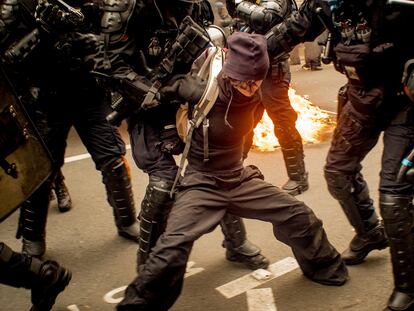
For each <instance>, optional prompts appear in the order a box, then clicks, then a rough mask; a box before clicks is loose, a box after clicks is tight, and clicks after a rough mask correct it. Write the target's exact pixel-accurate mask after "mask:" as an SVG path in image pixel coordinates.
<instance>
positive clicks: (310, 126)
mask: <svg viewBox="0 0 414 311" xmlns="http://www.w3.org/2000/svg"><path fill="white" fill-rule="evenodd" d="M289 98H290V102H291V104H292V107H293V109H295V111H296V112H297V113H298V119H297V121H296V128H297V129H298V131H299V133H300V135H301V136H302V140H303V144H309V143H312V144H313V143H320V142H323V141H326V140H328V139H329V138H330V137H331V134H332V132H333V130H334V128H335V125H336V122H335V118H334V113H332V112H328V111H325V110H322V109H320V108H319V107H317V106H315V105H314V104H312V102H310V101H309V100H308V99H306V98H305V97H303V96H300V95H296V91H295V90H294V89H292V88H290V89H289ZM253 147H254V148H255V149H256V150H260V151H274V150H275V149H276V148H277V147H279V142H278V141H277V138H276V137H275V135H274V132H273V122H272V120H271V119H270V118H269V116H268V115H267V113H266V112H265V113H264V115H263V118H262V120H260V122H259V124H258V125H257V126H256V128H255V129H254V138H253Z"/></svg>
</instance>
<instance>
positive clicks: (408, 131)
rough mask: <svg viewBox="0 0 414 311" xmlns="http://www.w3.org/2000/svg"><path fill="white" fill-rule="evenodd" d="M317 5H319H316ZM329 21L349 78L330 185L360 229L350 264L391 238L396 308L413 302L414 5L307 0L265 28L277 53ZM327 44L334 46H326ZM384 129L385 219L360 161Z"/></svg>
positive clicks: (340, 65) (339, 63) (328, 168)
mask: <svg viewBox="0 0 414 311" xmlns="http://www.w3.org/2000/svg"><path fill="white" fill-rule="evenodd" d="M318 12H319V13H318ZM324 25H327V26H328V27H329V28H331V29H330V30H331V35H330V38H331V39H329V40H328V43H329V44H328V46H329V45H330V46H332V48H333V50H332V51H333V53H332V55H327V56H328V57H329V58H330V57H332V58H333V59H334V62H335V66H336V68H337V69H338V70H339V71H340V72H342V73H344V74H345V75H346V76H347V78H348V83H347V90H346V92H345V95H346V100H345V105H344V106H343V107H342V109H341V113H340V117H339V120H338V125H337V127H336V129H335V132H334V136H333V139H332V143H331V147H330V150H329V153H328V156H327V161H326V165H325V178H326V180H327V183H328V188H329V191H330V193H331V194H332V196H333V197H334V198H336V199H337V200H338V201H339V203H340V205H341V207H342V209H343V210H344V212H345V214H346V216H347V218H348V220H349V222H350V223H351V225H352V226H353V227H354V229H355V232H356V235H355V237H354V238H353V239H352V241H351V243H350V246H349V248H348V249H347V250H346V251H345V252H344V253H343V257H344V259H345V261H346V262H347V263H348V264H358V263H361V262H362V261H363V260H364V258H365V257H366V256H367V254H368V253H369V252H370V251H372V250H374V249H382V248H385V247H387V245H388V242H387V239H386V237H385V233H384V226H385V232H386V235H387V236H388V239H389V244H390V249H391V259H392V266H393V273H394V284H395V289H394V292H393V294H392V296H391V298H390V299H389V301H388V307H389V309H391V310H412V305H413V304H414V268H413V267H414V266H413V262H414V251H413V245H414V240H413V231H412V228H413V216H412V211H413V209H412V198H413V186H412V184H410V183H408V182H407V181H397V173H398V170H399V167H400V161H401V160H402V159H403V157H404V155H405V154H407V153H408V152H409V151H410V150H411V148H412V146H413V143H414V141H413V138H414V127H413V112H412V111H413V105H412V103H410V101H409V99H408V97H407V96H405V95H404V93H403V92H402V83H401V81H402V76H403V72H404V64H405V63H406V62H407V60H409V59H412V58H413V57H414V49H413V44H412V41H410V40H408V39H407V38H406V37H405V36H404V35H403V33H404V29H410V28H412V25H413V21H412V12H411V11H410V8H398V7H392V6H388V5H387V4H386V3H385V1H343V2H340V1H330V2H329V6H328V3H326V2H323V1H312V0H310V1H305V2H304V3H303V5H302V6H301V7H300V10H299V13H298V14H295V15H292V17H291V18H289V19H288V20H287V21H286V22H284V23H283V24H281V25H279V26H276V27H274V28H273V29H272V31H271V32H269V33H268V35H267V37H268V46H269V50H270V51H271V53H272V55H281V54H282V53H283V51H288V50H289V49H290V48H292V47H293V46H295V45H296V44H298V43H299V42H302V41H304V40H309V41H311V40H313V39H314V38H316V36H317V35H318V34H320V33H322V31H323V30H324ZM328 50H329V48H328ZM382 132H383V134H384V136H383V142H384V150H383V155H382V162H381V173H380V187H379V190H380V196H379V206H380V211H381V215H382V218H383V221H384V226H383V225H382V224H381V222H380V220H379V218H378V216H377V214H376V212H375V209H374V206H373V202H372V199H371V197H370V195H369V191H368V187H367V184H366V182H365V180H364V178H363V176H362V174H361V169H362V165H361V161H362V160H363V159H364V158H365V156H366V155H367V153H368V152H369V151H370V150H371V149H372V148H373V147H374V146H375V145H376V143H377V141H378V139H379V137H380V134H381V133H382Z"/></svg>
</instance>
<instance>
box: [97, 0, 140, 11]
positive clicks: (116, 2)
mask: <svg viewBox="0 0 414 311" xmlns="http://www.w3.org/2000/svg"><path fill="white" fill-rule="evenodd" d="M133 2H135V1H134V0H104V2H103V3H104V10H105V11H110V12H124V11H127V10H128V8H129V7H130V6H131V3H133ZM132 5H133V4H132Z"/></svg>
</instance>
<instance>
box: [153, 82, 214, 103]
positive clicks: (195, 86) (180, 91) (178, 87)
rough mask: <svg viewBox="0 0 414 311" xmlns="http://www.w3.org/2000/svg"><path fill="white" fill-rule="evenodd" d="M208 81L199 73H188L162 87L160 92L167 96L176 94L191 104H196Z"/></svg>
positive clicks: (170, 96)
mask: <svg viewBox="0 0 414 311" xmlns="http://www.w3.org/2000/svg"><path fill="white" fill-rule="evenodd" d="M206 86H207V82H206V81H205V80H204V79H202V78H200V77H199V76H197V75H186V76H184V77H183V78H181V79H179V80H177V81H176V82H174V83H173V84H172V85H171V86H165V87H163V88H161V90H160V92H161V93H162V94H163V95H165V96H166V97H167V98H172V97H173V96H174V95H175V97H178V98H179V99H182V100H183V101H186V102H188V103H189V104H190V105H195V104H197V103H198V101H199V100H200V99H201V96H202V95H203V93H204V90H205V88H206Z"/></svg>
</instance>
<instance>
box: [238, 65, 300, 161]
mask: <svg viewBox="0 0 414 311" xmlns="http://www.w3.org/2000/svg"><path fill="white" fill-rule="evenodd" d="M290 80H291V74H290V68H289V63H288V61H284V62H281V63H279V64H277V65H273V66H272V68H271V69H269V72H268V74H267V76H266V78H265V80H264V81H263V84H262V87H261V91H262V105H259V106H257V108H256V111H255V114H254V118H255V120H254V127H256V125H257V124H258V123H259V121H260V120H261V118H262V116H263V113H264V111H265V110H266V112H267V114H268V115H269V117H270V119H271V120H272V122H273V125H274V127H275V130H274V132H275V135H276V137H277V139H278V141H279V144H280V146H281V147H282V148H285V149H290V148H300V149H301V146H302V137H301V136H300V134H299V132H298V130H297V129H296V125H295V123H296V120H297V117H298V115H297V113H296V111H295V110H294V109H293V107H292V105H291V104H290V99H289V94H288V91H289V84H290ZM253 136H254V133H253V131H251V132H250V133H249V134H247V135H246V138H245V145H244V157H245V158H246V157H247V153H248V151H249V149H250V147H251V145H252V143H253Z"/></svg>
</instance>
